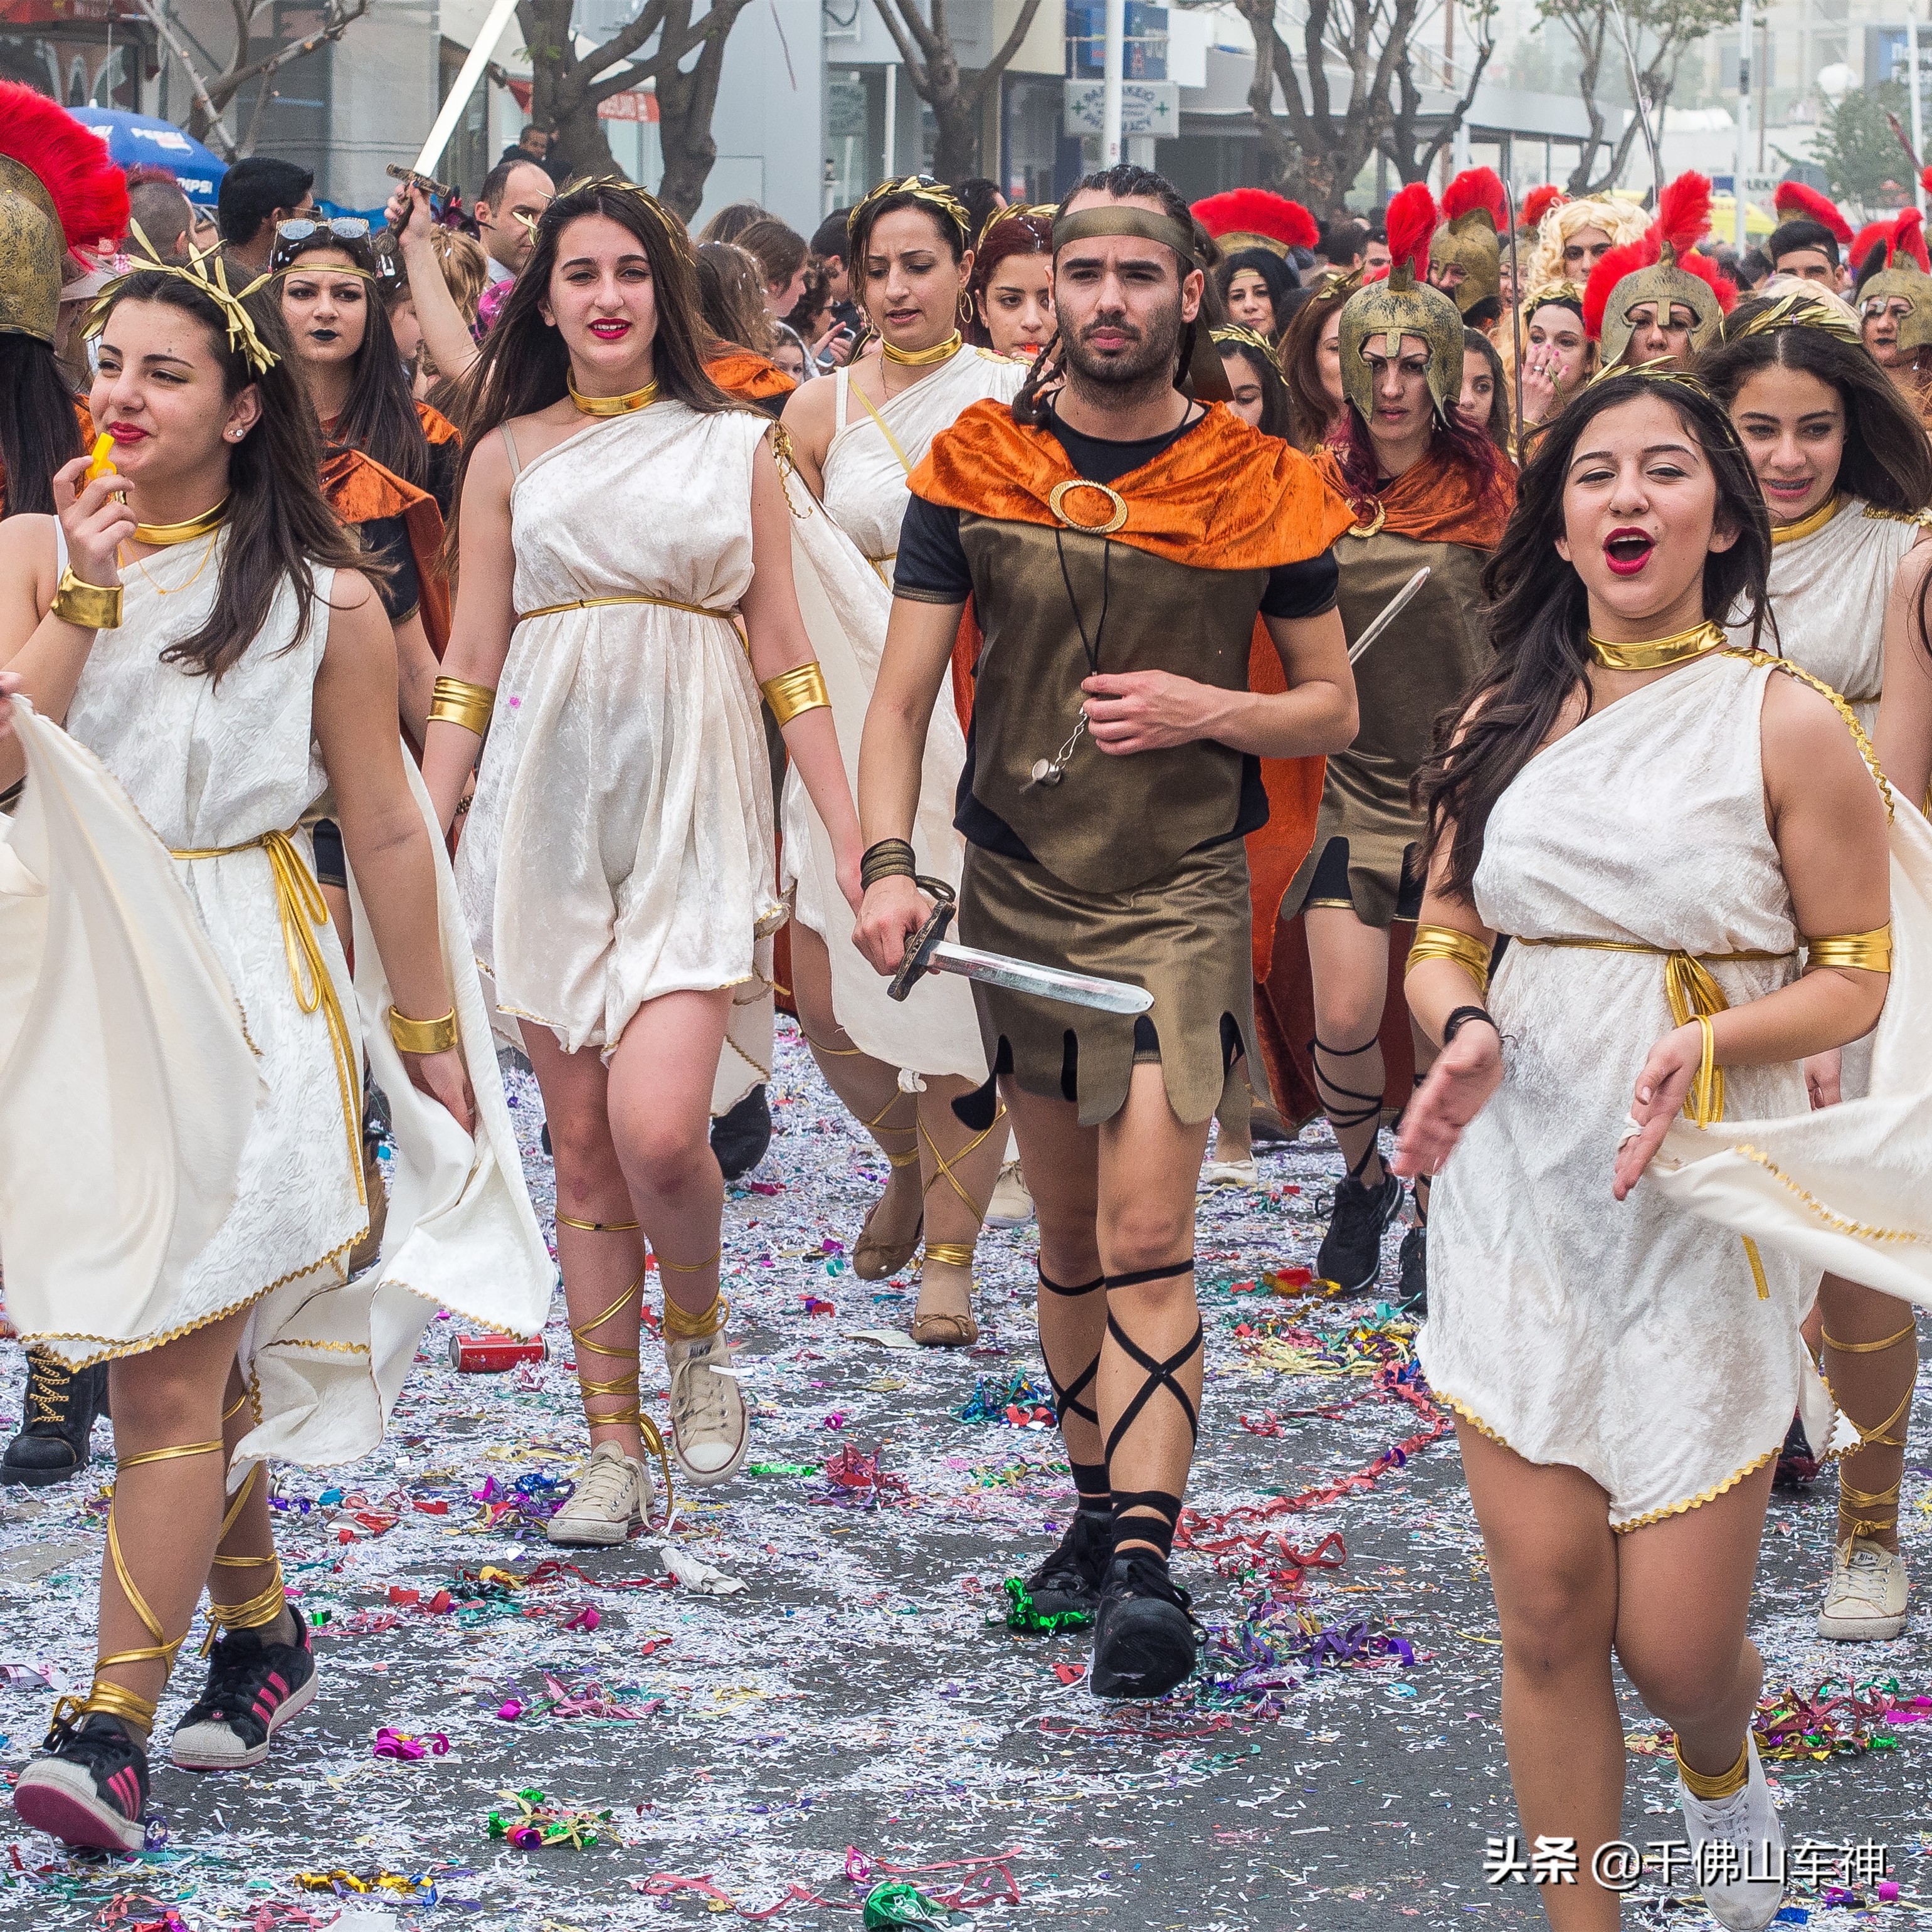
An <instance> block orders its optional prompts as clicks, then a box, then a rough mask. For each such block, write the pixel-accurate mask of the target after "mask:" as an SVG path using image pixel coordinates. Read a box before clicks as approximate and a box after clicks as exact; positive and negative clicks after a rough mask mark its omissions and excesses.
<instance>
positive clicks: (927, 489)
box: [907, 398, 1355, 570]
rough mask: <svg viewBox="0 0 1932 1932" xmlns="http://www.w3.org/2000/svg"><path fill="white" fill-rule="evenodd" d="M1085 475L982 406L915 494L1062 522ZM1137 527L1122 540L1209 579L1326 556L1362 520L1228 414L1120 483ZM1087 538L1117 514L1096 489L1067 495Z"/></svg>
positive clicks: (943, 443)
mask: <svg viewBox="0 0 1932 1932" xmlns="http://www.w3.org/2000/svg"><path fill="white" fill-rule="evenodd" d="M1080 481H1081V478H1080V473H1079V471H1078V470H1076V469H1075V468H1074V467H1073V464H1072V463H1071V462H1070V461H1069V460H1068V459H1067V452H1066V451H1065V450H1064V449H1063V448H1062V447H1061V443H1060V439H1059V438H1058V437H1056V436H1055V434H1053V432H1052V431H1051V430H1049V429H1046V428H1043V427H1041V426H1040V425H1032V424H1026V423H1017V422H1014V420H1013V410H1012V409H1011V407H1010V406H1009V405H1008V404H1005V403H1002V402H997V401H993V400H992V398H988V399H986V401H982V402H977V403H974V404H972V405H971V407H969V408H968V409H967V410H965V411H964V412H963V413H962V414H961V416H960V417H959V421H958V422H956V423H954V424H953V427H952V428H950V429H944V430H941V431H940V433H939V434H938V436H936V437H935V438H934V439H933V442H932V449H930V450H929V451H928V452H926V460H925V461H924V462H922V463H920V465H919V467H918V468H917V469H915V470H914V471H913V472H912V475H911V478H910V481H909V482H908V483H907V487H908V488H909V489H910V490H911V492H912V493H913V495H914V496H922V497H924V498H925V499H926V501H927V502H929V503H934V504H937V505H938V506H939V507H940V508H942V509H950V510H964V511H968V513H969V514H972V515H974V516H979V517H992V518H993V519H995V520H997V521H999V522H1001V523H1043V524H1045V525H1046V526H1047V527H1048V528H1049V529H1052V527H1054V526H1055V525H1056V524H1059V523H1062V521H1063V519H1062V518H1061V517H1059V516H1058V515H1056V514H1055V511H1054V509H1053V506H1052V500H1051V499H1052V494H1053V492H1054V490H1055V489H1056V488H1057V487H1058V486H1059V485H1060V484H1063V483H1070V484H1078V483H1079V482H1080ZM1113 488H1114V492H1115V494H1116V495H1118V496H1119V497H1120V498H1121V499H1122V500H1123V501H1124V502H1125V503H1126V505H1127V521H1126V522H1125V523H1124V524H1122V525H1121V527H1120V528H1119V529H1117V530H1115V531H1113V532H1111V533H1110V534H1111V535H1112V536H1113V538H1114V539H1115V541H1116V542H1118V543H1124V544H1127V545H1128V546H1130V547H1131V548H1133V549H1135V550H1145V551H1146V552H1147V553H1148V555H1149V556H1162V557H1166V558H1167V559H1169V560H1170V561H1171V562H1175V563H1184V564H1189V565H1193V566H1194V567H1195V568H1197V569H1206V570H1266V569H1270V568H1273V567H1274V565H1277V564H1283V563H1301V562H1304V561H1305V560H1306V559H1308V558H1310V557H1311V556H1320V555H1321V553H1322V551H1324V550H1326V549H1327V548H1328V547H1329V545H1330V544H1332V543H1333V542H1334V541H1335V539H1336V538H1337V537H1339V536H1340V535H1341V534H1342V532H1343V531H1344V530H1346V529H1348V528H1349V526H1350V525H1351V524H1352V523H1353V522H1354V521H1355V513H1354V512H1353V511H1352V510H1351V509H1350V508H1349V505H1348V504H1347V503H1346V502H1345V501H1344V500H1343V499H1342V498H1341V497H1340V496H1337V494H1336V493H1335V492H1334V490H1332V489H1331V488H1330V487H1328V484H1327V483H1326V481H1325V480H1324V479H1323V478H1321V477H1319V476H1318V475H1316V472H1315V469H1314V466H1313V464H1311V463H1310V462H1309V460H1308V459H1307V457H1305V456H1304V455H1302V454H1301V452H1300V451H1299V450H1298V449H1292V448H1291V447H1290V446H1289V445H1288V444H1287V443H1283V442H1280V441H1279V440H1277V438H1275V437H1265V436H1263V435H1262V434H1261V432H1260V431H1259V430H1253V429H1250V428H1249V427H1248V425H1247V424H1246V423H1244V422H1242V421H1241V419H1240V417H1238V416H1236V415H1235V413H1234V412H1233V411H1232V410H1229V409H1226V408H1225V407H1220V406H1219V405H1217V406H1216V407H1214V408H1211V410H1209V411H1208V416H1207V418H1206V420H1205V422H1201V423H1199V424H1198V425H1196V427H1195V428H1193V429H1191V430H1190V431H1188V433H1187V435H1185V436H1184V437H1181V438H1180V439H1179V440H1178V441H1177V442H1175V443H1170V444H1169V446H1168V447H1167V448H1166V449H1164V450H1163V451H1162V452H1161V453H1160V455H1158V456H1157V457H1156V458H1154V460H1153V461H1152V462H1151V463H1142V466H1140V468H1139V469H1134V470H1130V471H1129V472H1128V473H1127V475H1124V476H1121V477H1118V478H1115V482H1114V484H1113ZM1066 502H1067V508H1068V511H1069V512H1070V514H1072V515H1073V516H1075V517H1079V518H1080V519H1081V520H1082V521H1081V522H1080V523H1076V524H1075V525H1074V526H1073V527H1074V528H1076V529H1081V528H1093V527H1094V523H1095V522H1096V521H1097V520H1099V519H1101V518H1104V517H1106V514H1107V511H1108V505H1107V500H1106V498H1105V497H1104V496H1102V495H1100V493H1099V491H1098V490H1097V489H1096V488H1094V487H1091V486H1089V487H1086V488H1084V489H1075V490H1070V491H1068V492H1067V497H1066Z"/></svg>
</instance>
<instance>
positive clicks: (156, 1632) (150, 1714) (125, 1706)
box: [53, 1443, 221, 1731]
mask: <svg viewBox="0 0 1932 1932" xmlns="http://www.w3.org/2000/svg"><path fill="white" fill-rule="evenodd" d="M209 1446H210V1445H208V1444H206V1443H197V1444H195V1445H192V1446H191V1447H190V1448H187V1449H184V1450H175V1451H167V1450H156V1451H150V1452H149V1453H148V1454H146V1455H145V1456H143V1457H129V1458H128V1459H127V1463H123V1464H122V1465H121V1467H122V1468H124V1469H125V1468H126V1467H127V1466H128V1463H133V1462H136V1461H141V1462H160V1461H161V1460H163V1459H164V1458H165V1457H167V1456H168V1455H169V1454H175V1455H198V1454H205V1452H206V1451H207V1450H208V1447H209ZM212 1446H213V1447H214V1448H220V1446H221V1445H220V1444H219V1443H216V1444H214V1445H212ZM117 1509H118V1504H116V1503H110V1504H109V1505H108V1508H107V1560H108V1562H109V1563H110V1565H111V1566H112V1567H113V1571H114V1576H115V1581H116V1582H117V1583H119V1585H120V1586H121V1595H123V1596H124V1597H125V1598H127V1607H128V1608H129V1609H130V1610H132V1611H133V1613H134V1614H135V1616H136V1617H137V1618H139V1620H140V1622H141V1625H142V1628H143V1629H145V1631H147V1633H148V1635H149V1636H150V1637H152V1638H153V1639H154V1642H153V1643H151V1644H148V1645H145V1646H143V1647H142V1649H139V1650H117V1651H115V1652H114V1653H113V1655H112V1656H110V1657H104V1658H100V1659H99V1660H98V1661H97V1662H96V1663H95V1667H94V1684H93V1687H92V1689H90V1690H89V1692H88V1694H87V1697H86V1700H85V1701H84V1702H81V1703H76V1702H75V1700H74V1699H73V1698H71V1697H63V1698H62V1700H60V1702H59V1703H57V1704H56V1705H55V1706H54V1715H53V1721H54V1723H55V1724H59V1723H60V1722H61V1721H62V1719H63V1718H68V1720H70V1721H72V1720H73V1719H75V1718H83V1717H85V1716H86V1715H87V1714H88V1713H89V1712H92V1711H105V1712H107V1714H108V1715H110V1717H115V1718H123V1719H124V1720H125V1721H127V1722H128V1723H130V1724H138V1725H139V1726H140V1727H141V1728H142V1730H149V1731H151V1730H153V1728H154V1712H155V1709H156V1706H157V1704H158V1703H159V1701H160V1700H159V1696H158V1694H157V1695H156V1696H155V1697H142V1696H141V1695H140V1694H139V1693H138V1692H136V1691H130V1690H129V1689H128V1688H127V1685H124V1684H116V1683H115V1682H113V1681H112V1680H111V1679H106V1678H104V1676H103V1675H102V1673H104V1672H105V1671H109V1670H115V1669H116V1668H117V1667H124V1666H126V1665H127V1664H154V1663H158V1664H160V1667H161V1683H162V1685H163V1688H165V1687H166V1683H167V1679H168V1673H169V1672H170V1671H171V1670H173V1669H174V1667H175V1652H178V1650H179V1649H181V1646H182V1645H183V1644H184V1643H187V1631H182V1632H181V1635H180V1636H179V1637H176V1638H175V1640H173V1642H172V1643H169V1640H167V1638H166V1637H164V1636H163V1634H162V1632H161V1620H160V1618H159V1617H157V1616H155V1614H154V1612H153V1610H151V1609H150V1608H149V1607H148V1600H147V1598H145V1597H144V1596H142V1594H141V1592H140V1591H139V1589H138V1588H137V1587H136V1584H135V1582H134V1580H133V1577H131V1576H130V1575H129V1574H128V1572H127V1559H126V1558H125V1557H124V1556H122V1555H121V1535H120V1532H119V1531H118V1529H116V1527H115V1521H114V1519H115V1513H116V1511H117Z"/></svg>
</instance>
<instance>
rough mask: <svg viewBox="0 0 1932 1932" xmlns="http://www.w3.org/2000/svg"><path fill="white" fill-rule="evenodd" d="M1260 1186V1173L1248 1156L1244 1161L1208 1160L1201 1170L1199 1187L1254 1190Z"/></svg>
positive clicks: (1253, 1158)
mask: <svg viewBox="0 0 1932 1932" xmlns="http://www.w3.org/2000/svg"><path fill="white" fill-rule="evenodd" d="M1261 1184H1262V1171H1261V1169H1260V1168H1259V1167H1258V1166H1256V1163H1255V1157H1254V1156H1253V1154H1250V1155H1249V1157H1247V1160H1211V1161H1209V1162H1208V1163H1206V1165H1205V1166H1203V1167H1202V1170H1201V1185H1202V1187H1203V1188H1204V1189H1205V1188H1209V1187H1247V1188H1256V1187H1260V1185H1261Z"/></svg>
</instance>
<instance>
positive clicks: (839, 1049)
mask: <svg viewBox="0 0 1932 1932" xmlns="http://www.w3.org/2000/svg"><path fill="white" fill-rule="evenodd" d="M799 1032H800V1033H802V1034H805V1045H806V1046H808V1047H810V1048H811V1050H812V1052H814V1053H822V1054H823V1055H825V1057H826V1059H828V1060H855V1059H862V1058H864V1057H865V1049H864V1048H863V1047H862V1046H826V1043H824V1041H823V1040H814V1039H813V1038H812V1037H811V1034H808V1033H805V1028H803V1027H802V1026H801V1027H800V1028H799Z"/></svg>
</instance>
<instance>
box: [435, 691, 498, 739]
mask: <svg viewBox="0 0 1932 1932" xmlns="http://www.w3.org/2000/svg"><path fill="white" fill-rule="evenodd" d="M495 708H496V693H495V692H494V691H492V690H491V689H490V687H489V686H488V685H487V684H466V683H464V682H463V679H461V678H460V677H440V678H438V679H437V681H436V685H435V688H434V690H433V691H431V693H430V700H429V715H430V722H431V724H434V723H435V721H437V719H438V718H441V719H443V721H444V722H445V723H446V724H460V725H461V726H462V727H463V730H466V731H474V732H475V733H476V735H477V736H478V737H479V738H480V737H481V736H482V735H483V734H484V732H485V731H487V730H489V728H490V712H491V711H493V709H495Z"/></svg>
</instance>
